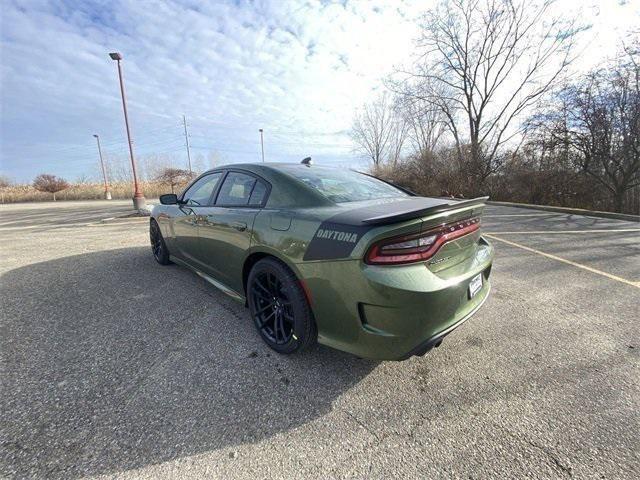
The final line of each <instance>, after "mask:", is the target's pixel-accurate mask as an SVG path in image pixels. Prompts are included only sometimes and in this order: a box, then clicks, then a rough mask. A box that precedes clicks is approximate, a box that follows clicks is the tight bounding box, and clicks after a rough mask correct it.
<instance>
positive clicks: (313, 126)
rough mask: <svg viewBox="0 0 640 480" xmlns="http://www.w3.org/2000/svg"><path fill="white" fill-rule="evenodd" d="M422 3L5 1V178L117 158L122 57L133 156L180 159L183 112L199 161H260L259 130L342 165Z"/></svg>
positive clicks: (608, 10) (606, 11)
mask: <svg viewBox="0 0 640 480" xmlns="http://www.w3.org/2000/svg"><path fill="white" fill-rule="evenodd" d="M428 3H430V2H424V1H419V0H415V1H413V0H407V1H394V0H388V1H366V0H363V1H344V2H328V1H323V2H321V1H307V2H293V1H292V2H285V1H280V0H272V1H261V2H260V1H258V2H244V1H238V2H231V1H229V2H212V3H203V2H199V1H191V2H188V1H184V2H165V1H154V2H148V1H136V0H129V1H120V2H108V1H106V2H96V3H90V2H78V4H77V5H76V2H69V3H64V2H63V3H60V2H51V3H47V2H32V3H30V2H24V1H21V2H15V3H10V2H4V7H3V15H2V47H1V48H2V52H1V53H2V118H1V131H0V136H1V157H0V161H1V166H0V170H2V171H3V172H6V173H8V174H9V175H11V176H14V177H16V178H18V179H29V178H31V177H32V176H33V175H35V174H37V173H40V172H43V171H48V172H53V173H57V174H61V175H64V176H67V177H69V178H74V177H75V176H77V175H79V174H81V173H88V174H91V175H95V174H97V163H96V151H95V145H94V143H93V140H94V139H93V137H92V136H91V135H92V134H93V133H100V134H101V137H102V139H103V142H104V144H105V150H107V151H108V152H110V153H111V155H112V156H117V155H121V156H122V158H123V159H124V160H126V155H125V153H126V150H125V147H126V145H125V142H124V140H125V137H124V129H123V122H122V111H121V104H120V98H119V91H118V84H117V74H116V69H115V65H114V63H113V62H112V61H111V60H109V58H108V56H107V53H108V52H110V51H120V52H122V53H123V55H124V61H123V67H124V73H125V83H126V88H127V98H128V105H129V111H130V116H131V123H132V131H133V136H134V139H135V141H136V152H137V153H138V154H139V155H144V154H150V153H166V154H169V155H174V156H175V157H176V159H178V160H179V161H182V159H183V157H185V156H186V155H185V153H184V147H183V143H184V139H183V138H182V137H181V129H180V128H181V127H180V120H181V115H182V114H183V113H185V114H187V116H188V118H189V123H190V128H191V133H192V139H191V143H192V145H193V146H194V154H197V153H203V154H205V155H207V154H208V153H209V152H210V151H214V150H215V151H218V152H219V153H220V154H221V155H222V156H223V157H224V158H225V159H226V160H227V161H232V162H235V161H255V160H258V159H259V143H258V141H259V137H258V132H257V130H258V128H264V129H265V148H266V151H267V154H268V159H269V160H274V161H275V160H279V159H283V160H293V159H296V158H302V157H304V156H306V155H309V154H312V155H316V156H320V158H324V159H333V160H334V161H337V160H340V161H342V162H348V161H351V158H352V156H351V155H350V147H349V145H348V143H349V142H348V139H347V138H346V137H345V136H344V135H340V134H336V133H335V132H340V131H345V130H346V129H348V128H349V126H350V123H351V119H352V115H353V111H354V109H355V108H356V107H357V106H359V105H361V104H362V103H363V102H364V101H366V100H367V99H368V98H370V97H371V96H372V95H373V93H374V92H375V90H376V89H379V88H380V87H381V85H380V79H381V78H383V77H384V76H386V75H387V74H388V73H389V72H390V71H391V70H392V68H393V66H394V64H400V63H404V62H406V61H407V59H408V58H409V56H410V54H411V45H412V44H411V39H412V38H413V37H414V36H415V33H416V27H415V18H416V16H417V15H418V14H419V13H420V12H421V9H424V8H425V7H426V6H428ZM571 3H572V2H571ZM569 4H570V2H565V4H564V7H563V8H566V9H567V12H568V13H570V8H569ZM594 5H595V6H594ZM634 8H635V7H634V6H630V5H628V4H627V5H620V4H619V3H617V2H614V1H613V0H610V1H609V0H601V1H599V2H594V4H593V5H590V6H589V7H588V13H589V15H591V17H592V18H593V21H594V23H595V24H597V25H601V27H600V28H601V29H600V30H599V31H600V32H601V34H600V38H599V41H602V40H603V38H605V37H606V38H608V35H607V32H608V31H609V30H620V29H618V28H616V25H618V24H619V25H621V26H622V27H624V28H626V27H627V26H628V25H631V24H632V23H629V22H632V21H633V14H629V13H628V12H637V8H636V9H635V10H634ZM589 9H590V10H589ZM595 10H599V14H598V16H596V13H595ZM629 17H631V19H632V20H629ZM607 29H608V30H607ZM614 36H615V35H614ZM614 40H615V38H614ZM609 48H610V47H609V43H606V42H605V45H604V46H603V45H599V46H598V49H599V50H600V51H604V52H606V51H607V50H608V49H609ZM591 57H593V58H595V57H596V56H595V55H593V54H591Z"/></svg>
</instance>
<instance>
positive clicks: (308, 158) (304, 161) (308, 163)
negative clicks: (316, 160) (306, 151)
mask: <svg viewBox="0 0 640 480" xmlns="http://www.w3.org/2000/svg"><path fill="white" fill-rule="evenodd" d="M300 163H301V164H302V165H306V166H307V167H310V166H311V165H313V160H311V157H307V158H305V159H304V160H302V161H301V162H300Z"/></svg>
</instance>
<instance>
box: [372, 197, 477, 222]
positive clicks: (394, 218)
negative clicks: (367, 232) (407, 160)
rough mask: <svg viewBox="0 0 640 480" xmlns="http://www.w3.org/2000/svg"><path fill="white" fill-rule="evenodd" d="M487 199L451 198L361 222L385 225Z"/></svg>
mask: <svg viewBox="0 0 640 480" xmlns="http://www.w3.org/2000/svg"><path fill="white" fill-rule="evenodd" d="M487 200H489V197H478V198H472V199H470V200H452V201H451V202H450V203H442V204H439V205H433V206H430V207H426V208H418V209H415V208H407V209H404V210H399V211H398V210H395V211H394V212H391V213H386V214H384V215H377V216H375V217H370V218H365V219H364V220H362V223H364V224H365V225H386V224H389V223H396V222H402V221H404V220H411V219H412V218H418V217H423V216H425V215H433V214H436V213H442V212H447V211H449V210H457V209H459V208H465V207H472V206H474V205H484V204H485V202H486V201H487Z"/></svg>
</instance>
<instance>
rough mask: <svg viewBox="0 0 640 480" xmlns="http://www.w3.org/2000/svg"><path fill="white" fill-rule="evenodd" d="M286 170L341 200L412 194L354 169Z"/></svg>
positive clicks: (307, 183) (293, 167)
mask: <svg viewBox="0 0 640 480" xmlns="http://www.w3.org/2000/svg"><path fill="white" fill-rule="evenodd" d="M282 169H283V170H284V171H285V172H287V173H288V174H290V175H293V176H294V177H295V178H297V179H298V180H300V181H302V182H303V183H305V184H306V185H308V186H309V187H311V188H313V189H315V190H317V191H318V192H320V193H321V194H322V195H324V196H325V197H327V198H328V199H329V200H332V201H334V202H337V203H342V202H358V201H360V200H372V199H378V198H390V197H407V196H408V195H407V194H406V193H405V192H403V191H402V190H399V189H397V188H395V187H393V186H392V185H389V184H388V183H385V182H383V181H381V180H378V179H377V178H373V177H370V176H368V175H363V174H362V173H358V172H354V171H353V170H341V169H337V168H322V167H311V168H309V167H305V168H301V167H299V166H297V165H293V166H291V167H289V166H285V167H283V168H282Z"/></svg>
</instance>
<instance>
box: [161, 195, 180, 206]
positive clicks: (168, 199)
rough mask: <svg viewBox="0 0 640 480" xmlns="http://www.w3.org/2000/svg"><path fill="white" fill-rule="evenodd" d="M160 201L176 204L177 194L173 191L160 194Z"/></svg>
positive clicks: (163, 203) (165, 203) (166, 203)
mask: <svg viewBox="0 0 640 480" xmlns="http://www.w3.org/2000/svg"><path fill="white" fill-rule="evenodd" d="M160 203H161V204H162V205H177V204H178V196H177V195H176V194H175V193H165V194H164V195H160Z"/></svg>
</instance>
